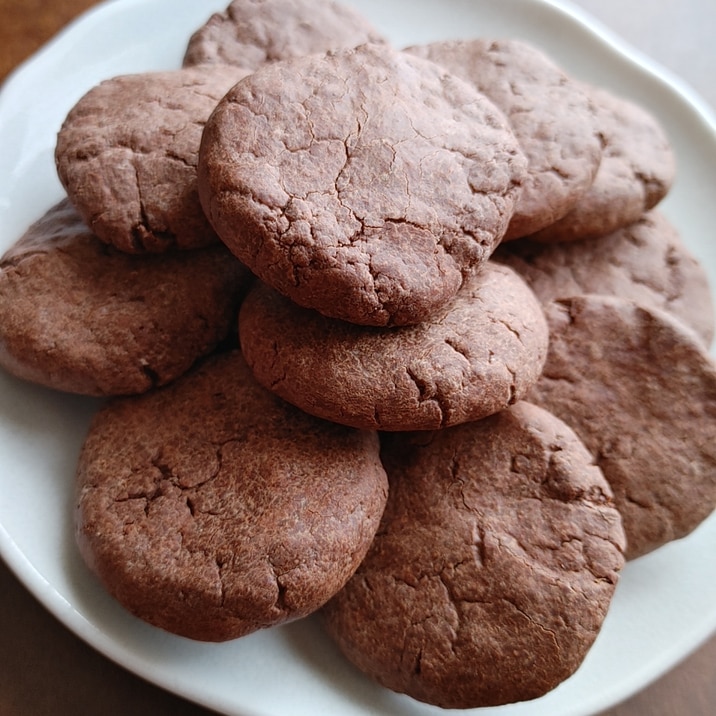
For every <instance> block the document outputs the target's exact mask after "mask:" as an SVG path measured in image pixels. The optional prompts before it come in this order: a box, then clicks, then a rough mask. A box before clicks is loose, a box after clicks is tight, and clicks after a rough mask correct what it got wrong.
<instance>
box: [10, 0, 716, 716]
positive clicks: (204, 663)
mask: <svg viewBox="0 0 716 716" xmlns="http://www.w3.org/2000/svg"><path fill="white" fill-rule="evenodd" d="M226 4H228V2H227V0H204V1H203V2H196V0H114V2H111V3H109V4H105V5H102V6H99V7H98V8H96V9H95V10H93V11H92V12H90V13H88V14H86V15H85V16H84V17H82V18H81V19H80V21H79V22H77V23H75V24H73V25H72V26H71V27H70V28H69V29H68V30H67V31H65V32H64V33H63V34H62V35H61V36H60V37H59V38H57V39H56V40H55V41H53V42H52V43H51V44H50V45H48V46H46V47H45V48H44V49H43V50H42V51H41V52H39V53H38V54H37V55H36V56H35V57H34V58H33V59H32V60H31V61H30V62H28V63H26V64H25V65H24V66H23V67H22V68H21V69H20V70H19V71H18V72H17V73H15V75H14V76H13V77H12V78H11V79H9V80H8V81H7V83H6V85H5V87H4V88H3V91H2V93H1V94H0V158H1V161H0V231H1V232H2V233H1V235H0V252H2V251H3V250H4V249H5V248H7V247H8V246H9V245H10V244H11V243H12V242H14V241H15V239H16V238H17V237H18V236H19V235H20V234H21V233H22V232H23V231H24V229H25V228H26V226H27V225H28V224H29V223H30V222H31V221H33V220H34V219H36V218H38V217H39V216H40V215H41V214H42V213H43V212H44V211H45V210H46V209H48V208H49V207H50V206H51V205H52V204H53V203H55V201H57V200H58V199H59V198H60V197H61V196H62V191H61V188H60V185H59V183H58V181H57V178H56V176H55V171H54V162H53V154H52V152H53V145H54V140H55V136H56V132H57V130H58V128H59V126H60V124H61V122H62V120H63V119H64V116H65V114H66V113H67V111H68V110H69V109H70V107H71V106H72V105H73V104H74V103H75V101H76V100H77V99H79V97H80V96H81V95H82V94H83V93H84V92H85V91H87V90H88V89H89V88H90V87H92V86H93V85H94V84H96V83H97V82H98V81H99V80H101V79H104V78H106V77H110V76H112V75H116V74H120V73H127V72H139V71H145V70H153V69H168V68H175V67H178V66H179V64H180V61H181V57H182V54H183V50H184V46H185V43H186V40H187V38H188V37H189V35H190V33H191V31H192V30H193V29H194V28H196V27H198V26H199V25H200V24H201V23H203V21H204V20H205V19H206V17H207V16H208V15H209V14H210V12H211V11H213V10H218V9H223V8H224V6H225V5H226ZM353 4H354V6H355V7H356V8H357V9H359V10H360V11H362V12H363V13H364V14H365V15H366V16H367V17H369V18H371V19H372V20H373V21H374V23H375V24H376V25H377V26H378V27H379V28H380V29H382V30H383V31H384V32H385V33H386V34H387V35H388V36H389V37H390V38H391V39H392V40H393V42H394V43H395V44H396V46H404V45H406V44H409V43H414V42H423V41H428V40H431V39H440V38H446V37H461V36H462V37H464V36H476V35H484V36H506V37H521V38H523V39H526V40H528V41H531V42H533V43H535V44H537V45H539V46H541V47H542V48H544V49H545V50H547V51H548V53H549V54H550V55H551V56H552V57H553V58H555V59H556V60H557V61H558V62H559V63H561V64H562V66H563V67H564V68H566V69H567V70H568V71H569V72H571V73H573V74H574V75H576V76H579V77H581V78H582V79H585V80H591V81H592V82H596V83H600V84H602V85H604V86H607V87H610V88H612V89H613V90H615V91H618V92H622V93H624V94H626V95H628V96H630V97H632V98H634V99H635V100H637V101H639V102H641V103H643V104H644V105H645V106H647V107H648V108H649V109H651V110H652V111H653V112H654V113H655V114H656V115H657V116H658V117H659V118H660V120H661V121H662V123H663V124H664V126H665V128H666V129H667V131H668V133H669V135H670V137H671V139H672V141H673V144H674V146H675V149H676V152H677V155H678V159H679V177H678V180H677V182H676V185H675V187H674V189H673V191H672V193H671V195H670V196H669V198H668V199H667V200H666V202H665V203H664V204H663V207H664V210H665V211H666V213H667V214H668V215H669V216H670V217H671V219H672V220H673V221H674V222H675V223H676V225H677V226H678V227H679V228H680V230H681V232H682V234H683V236H684V238H685V240H686V241H687V243H688V244H689V246H690V247H691V249H692V250H693V251H694V253H695V254H696V255H697V256H698V257H699V258H700V259H701V261H702V262H703V263H704V265H705V266H706V267H707V268H708V270H709V274H710V277H711V281H712V284H713V285H714V286H716V242H714V241H711V240H710V239H711V237H712V236H713V227H714V226H716V202H714V200H713V187H714V186H716V121H715V120H714V118H713V116H712V115H711V114H710V112H709V110H708V109H707V108H705V107H704V105H703V104H702V103H701V102H700V100H699V99H698V98H696V97H694V96H693V95H692V94H691V93H690V91H689V90H688V89H686V88H685V87H683V86H682V85H681V84H680V83H679V82H678V81H677V80H675V79H673V78H670V77H668V76H667V75H666V74H665V73H664V72H663V71H661V70H659V69H656V68H654V67H653V66H652V65H651V63H650V62H649V61H648V60H646V59H644V58H641V57H639V56H638V55H637V54H636V53H634V52H633V51H632V50H630V49H629V48H627V47H626V46H624V45H623V44H622V43H621V42H620V41H619V40H617V39H616V38H614V37H613V36H611V35H609V33H608V32H606V31H605V30H604V29H603V28H600V27H598V26H597V25H595V23H593V22H591V21H590V20H589V19H588V18H586V17H585V16H584V15H583V14H582V13H581V12H579V11H577V10H575V9H574V8H572V7H571V6H567V5H564V4H561V3H560V4H558V3H556V2H548V1H547V0H500V1H499V2H497V0H442V1H438V0H432V1H431V0H391V1H390V2H387V0H355V2H354V3H353ZM0 396H2V399H1V401H0V403H1V404H0V554H1V555H2V557H3V558H4V559H5V560H6V561H7V563H8V564H9V565H10V567H11V568H12V569H13V570H14V571H15V573H16V574H17V575H18V577H19V578H20V579H21V580H22V581H23V583H24V584H25V585H26V586H27V588H28V589H29V590H30V591H31V592H32V593H34V594H35V595H36V596H37V597H38V598H39V599H40V601H41V602H42V603H43V604H44V605H45V606H46V607H47V608H48V609H49V610H50V611H51V612H52V613H53V614H54V615H55V616H56V617H57V618H58V619H60V620H61V621H62V622H63V623H64V624H65V625H66V626H67V627H68V628H69V629H71V630H72V631H73V632H75V633H76V634H77V635H79V636H80V637H81V638H82V639H84V640H85V641H86V642H88V643H89V644H91V645H92V646H93V647H95V648H96V649H98V650H99V651H100V652H102V653H103V654H105V655H106V656H108V657H109V658H111V659H113V660H114V661H116V662H118V663H119V664H121V665H123V666H125V667H126V668H127V669H129V670H131V671H134V672H136V673H137V674H140V675H141V676H143V677H145V678H146V679H148V680H150V681H152V682H154V683H156V684H158V685H160V686H162V687H164V688H166V689H169V690H170V691H173V692H175V693H177V694H180V695H182V696H184V697H186V698H188V699H191V700H193V701H196V702H198V703H201V704H203V705H205V706H208V707H210V708H213V709H215V710H217V711H219V712H222V713H225V714H231V715H234V714H237V715H238V714H241V715H242V716H259V715H260V716H285V714H289V713H290V714H291V715H292V716H301V715H302V714H306V715H309V714H310V715H311V716H313V715H314V714H316V713H322V714H341V716H353V715H355V716H359V715H362V716H367V715H368V714H371V716H376V715H379V714H394V715H396V714H397V715H398V716H409V715H415V716H418V715H426V714H439V713H443V712H442V711H441V710H439V709H434V708H431V707H428V706H425V705H423V704H419V703H417V702H415V701H413V700H411V699H409V698H406V697H403V696H399V695H396V694H393V693H391V692H389V691H386V690H384V689H382V688H380V687H378V686H376V685H374V684H372V683H370V682H369V681H368V680H366V679H364V678H363V677H362V676H361V675H360V674H358V673H357V672H356V671H354V670H353V669H352V668H351V667H350V666H349V665H348V664H347V663H346V662H345V661H344V660H343V659H342V658H341V657H340V656H339V655H338V654H337V652H336V650H335V648H334V647H333V646H332V645H331V644H330V643H329V642H328V641H327V639H326V638H325V637H324V635H323V634H322V633H321V630H320V628H318V626H317V624H316V623H315V622H314V621H313V620H312V619H308V620H305V621H302V622H298V623H294V624H290V625H287V626H284V627H280V628H277V629H273V630H269V631H265V632H262V633H258V634H253V635H251V636H248V637H245V638H243V639H240V640H237V641H235V642H232V643H226V644H201V643H195V642H192V641H189V640H186V639H182V638H179V637H175V636H172V635H170V634H165V633H163V632H161V631H159V630H156V629H154V628H152V627H150V626H148V625H146V624H144V623H142V622H140V621H138V620H136V619H134V618H133V617H131V616H129V615H128V614H127V613H126V612H124V611H123V609H122V608H120V607H119V606H118V605H117V604H116V603H115V602H114V601H113V600H112V599H111V598H110V597H109V596H107V595H106V594H105V592H104V591H103V589H102V588H101V587H99V585H98V584H97V583H96V582H95V581H94V579H93V578H92V576H91V575H90V574H89V573H88V572H87V570H86V569H85V567H84V565H83V564H82V562H81V561H80V559H79V557H78V555H77V552H76V550H75V547H74V542H73V537H72V504H73V487H72V485H73V477H74V468H75V460H76V457H77V453H78V450H79V447H80V445H81V443H82V440H83V438H84V434H85V431H86V428H87V424H88V420H89V418H90V416H91V414H92V412H93V411H94V409H95V408H96V406H97V403H96V402H95V401H93V400H86V399H82V398H76V397H71V396H67V395H62V394H57V393H53V392H51V391H48V390H44V389H41V388H38V387H35V386H32V385H26V384H23V383H21V382H20V381H17V380H14V379H12V378H10V377H9V376H7V375H5V374H4V373H0ZM715 546H716V516H714V517H712V518H711V519H710V520H708V521H707V522H705V523H704V524H703V525H702V526H701V527H700V528H699V529H698V530H697V531H696V532H694V533H693V534H692V535H691V536H689V537H688V538H687V539H684V540H682V541H680V542H677V543H672V544H670V545H667V546H666V547H664V548H662V549H660V550H658V551H657V552H655V553H653V554H651V555H648V556H646V557H643V558H641V559H639V560H637V561H636V562H633V563H631V564H629V565H628V566H627V568H626V570H625V571H624V574H623V578H622V581H621V583H620V584H619V587H618V590H617V594H616V596H615V599H614V603H613V607H612V609H611V611H610V613H609V616H608V619H607V621H606V623H605V625H604V629H603V631H602V633H601V634H600V636H599V638H598V640H597V642H596V644H595V645H594V647H593V649H592V650H591V652H590V653H589V655H588V656H587V659H586V661H585V663H584V664H583V666H582V668H580V670H579V671H578V672H577V673H576V674H575V675H574V676H573V677H572V678H570V679H569V680H568V681H567V682H565V683H564V684H562V685H561V686H560V687H559V688H557V689H556V690H554V691H553V692H552V693H550V694H548V695H547V696H545V697H543V698H542V699H539V700H537V701H533V702H528V703H523V704H516V705H510V706H506V707H502V708H499V709H481V710H479V711H478V712H476V713H479V714H480V715H481V716H490V715H492V714H498V713H499V714H500V716H518V715H520V714H522V715H525V714H550V715H551V716H567V715H577V714H593V713H596V712H598V711H601V710H602V709H605V708H608V707H609V706H611V705H613V704H614V703H616V702H618V701H620V700H621V699H623V698H626V697H627V696H629V695H630V694H632V693H634V692H635V691H636V690H638V689H640V688H641V687H643V686H644V685H646V684H647V683H648V682H649V681H651V680H653V679H655V678H657V677H658V676H660V675H661V674H662V673H664V672H665V671H666V670H667V669H669V668H670V667H671V666H673V665H674V664H675V663H676V662H677V661H678V660H679V659H681V658H682V657H684V656H685V655H686V654H687V653H689V652H690V651H691V650H692V649H694V648H695V647H696V646H698V645H699V644H700V643H701V642H702V641H703V640H704V639H705V638H706V637H707V636H708V635H709V634H710V633H711V632H713V631H714V629H716V560H714V558H713V554H714V547H715ZM466 713H473V712H466Z"/></svg>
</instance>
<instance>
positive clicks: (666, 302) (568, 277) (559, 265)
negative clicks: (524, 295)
mask: <svg viewBox="0 0 716 716" xmlns="http://www.w3.org/2000/svg"><path fill="white" fill-rule="evenodd" d="M494 258H495V260H497V261H500V262H503V263H505V264H507V265H508V266H511V267H512V268H513V269H515V271H517V272H518V273H519V274H520V275H521V276H522V277H523V278H524V279H525V280H526V281H527V283H528V284H529V285H530V286H531V288H532V289H533V290H534V292H535V293H536V294H537V296H538V298H539V299H540V300H541V301H542V302H543V303H548V302H550V301H552V300H554V299H555V298H560V297H562V296H580V295H582V294H585V293H596V294H603V295H608V296H619V297H621V298H627V299H632V300H633V301H636V302H637V303H642V304H644V305H647V306H654V307H656V308H661V309H662V310H665V311H667V312H669V313H672V314H673V315H675V316H677V317H678V318H679V319H681V320H682V321H684V322H685V323H686V324H688V325H690V326H691V327H692V328H693V329H694V330H696V332H697V333H699V335H700V336H701V337H702V338H703V339H704V342H705V344H706V345H710V344H711V340H712V338H713V335H714V309H713V301H712V297H711V290H710V287H709V281H708V276H707V274H706V271H705V270H704V268H703V266H701V264H700V263H699V262H698V261H697V260H696V259H695V258H694V256H693V255H692V254H691V253H690V251H689V250H688V248H687V247H686V246H685V245H684V243H683V241H682V240H681V237H680V236H679V233H678V231H677V230H676V228H675V227H674V226H673V225H672V224H671V222H670V221H669V220H668V219H667V218H666V217H665V216H664V215H663V214H661V213H660V212H659V211H658V210H653V211H650V212H649V213H647V214H645V215H644V216H642V217H641V219H640V220H639V221H637V222H636V223H634V224H632V225H630V226H628V227H625V228H622V229H618V230H617V231H615V232H613V233H611V234H609V235H607V236H603V237H600V238H598V239H593V240H589V241H586V240H585V241H570V242H560V243H555V244H549V245H547V244H544V243H539V242H535V241H531V240H527V239H524V240H522V241H511V242H509V243H506V244H503V245H502V246H500V247H499V248H498V249H497V251H496V252H495V254H494Z"/></svg>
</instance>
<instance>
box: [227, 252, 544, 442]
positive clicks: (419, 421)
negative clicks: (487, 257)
mask: <svg viewBox="0 0 716 716" xmlns="http://www.w3.org/2000/svg"><path fill="white" fill-rule="evenodd" d="M239 335H240V340H241V346H242V350H243V351H244V355H245V356H246V360H247V362H248V364H249V365H250V366H251V369H252V370H253V373H254V375H255V376H256V377H257V378H258V380H259V382H260V383H261V384H263V385H264V386H266V387H267V388H270V389H271V390H273V391H274V392H276V393H277V394H278V395H280V396H281V397H282V398H284V399H286V400H288V401H289V402H291V403H293V404H294V405H297V406H298V407H299V408H302V409H303V410H305V411H306V412H308V413H311V414H313V415H317V416H319V417H322V418H326V419H328V420H333V421H335V422H338V423H343V424H345V425H351V426H353V427H359V428H366V429H379V430H428V429H434V428H440V427H447V426H449V425H455V424H457V423H462V422H465V421H467V420H477V419H479V418H482V417H485V416H486V415H490V414H492V413H495V412H497V411H498V410H502V409H503V408H505V407H507V406H508V405H511V404H512V403H514V402H515V401H516V400H519V399H520V398H522V397H523V396H524V395H525V394H526V393H527V391H528V390H529V388H530V387H531V386H532V385H533V384H534V383H535V381H536V380H537V378H538V377H539V374H540V372H541V370H542V365H543V363H544V359H545V356H546V353H547V337H548V333H547V325H546V323H545V320H544V316H543V313H542V308H541V306H540V304H539V302H538V301H537V299H536V298H535V296H534V294H533V293H532V292H531V291H530V290H529V288H528V287H527V286H526V284H525V283H524V281H523V280H522V279H520V277H519V276H518V275H517V274H516V273H514V272H513V271H512V270H511V269H509V268H507V267H506V266H500V265H497V264H493V263H492V262H488V263H487V264H486V265H485V266H484V267H483V269H482V270H481V271H480V272H479V273H478V274H477V275H475V276H473V277H470V278H469V279H468V280H467V281H466V282H465V283H464V284H463V286H462V288H461V289H460V292H459V293H458V294H457V296H456V297H455V298H454V299H453V300H452V301H451V302H450V304H449V305H448V306H447V307H446V308H445V309H443V311H441V312H440V313H439V314H438V315H437V316H436V317H435V318H433V319H432V320H431V321H426V322H424V323H421V324H419V325H417V326H403V327H400V328H373V327H369V326H357V325H355V324H351V323H346V322H344V321H339V320H336V319H332V318H326V317H325V316H322V315H321V314H319V313H317V312H316V311H311V310H309V309H306V308H301V307H299V306H297V305H296V304H295V303H293V302H292V301H290V300H288V299H286V298H284V297H283V296H281V295H280V294H278V293H276V292H275V291H273V290H272V289H270V288H268V287H267V286H265V285H262V284H260V283H259V282H256V284H255V285H254V288H253V289H252V291H251V292H250V293H249V295H248V296H247V297H246V300H245V301H244V303H243V304H242V309H241V312H240V319H239Z"/></svg>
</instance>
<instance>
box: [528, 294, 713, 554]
mask: <svg viewBox="0 0 716 716" xmlns="http://www.w3.org/2000/svg"><path fill="white" fill-rule="evenodd" d="M545 310H546V312H547V318H548V322H549V325H550V348H549V352H548V358H547V363H546V365H545V369H544V373H543V375H542V377H541V378H540V380H539V381H538V382H537V385H536V386H535V387H534V388H533V389H532V392H531V393H530V400H533V401H534V402H536V403H538V404H540V405H542V406H544V407H545V408H547V409H548V410H550V411H552V412H553V413H554V414H555V415H557V416H559V417H560V418H562V419H563V420H564V421H565V422H567V423H569V425H570V426H571V427H573V428H574V431H575V432H576V433H577V435H579V436H580V438H581V439H582V440H583V441H584V444H585V445H586V446H587V448H588V449H589V450H590V451H591V453H592V454H593V455H594V457H595V460H596V462H597V464H598V465H599V466H600V467H601V468H602V471H603V472H604V476H605V477H606V479H607V480H608V482H609V484H610V485H611V487H612V490H613V491H614V498H615V504H616V506H617V509H618V510H619V511H620V513H621V515H622V519H623V521H624V530H625V532H626V535H627V552H626V554H627V557H628V558H629V559H633V558H634V557H638V556H640V555H642V554H645V553H647V552H650V551H652V550H654V549H656V548H657V547H660V546H661V545H663V544H665V543H667V542H669V541H671V540H674V539H678V538H680V537H684V536H685V535H687V534H689V533H690V532H691V531H692V530H693V529H695V528H696V527H697V526H698V525H699V524H700V523H701V521H702V520H704V519H705V518H706V517H708V516H709V514H711V512H712V511H713V510H714V508H716V366H714V363H713V360H712V358H711V357H710V356H709V355H708V354H707V353H706V350H705V349H704V347H703V346H702V343H701V341H700V340H699V339H698V336H697V335H696V334H695V333H693V332H692V331H691V330H690V329H688V328H686V327H685V326H684V325H683V324H682V323H681V322H680V321H677V320H676V319H674V318H672V317H671V316H670V315H669V314H667V313H664V312H662V311H659V310H658V309H655V308H652V309H647V308H644V307H641V306H638V305H637V304H635V303H633V302H631V301H626V300H623V299H617V298H611V297H605V296H593V295H588V296H579V297H576V298H565V299H560V300H559V301H555V302H554V303H552V304H551V305H548V306H546V307H545Z"/></svg>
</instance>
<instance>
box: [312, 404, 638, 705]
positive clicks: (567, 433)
mask: <svg viewBox="0 0 716 716" xmlns="http://www.w3.org/2000/svg"><path fill="white" fill-rule="evenodd" d="M382 458H383V462H384V465H385V468H386V471H387V473H388V478H389V481H390V492H389V498H388V504H387V506H386V510H385V513H384V515H383V519H382V521H381V525H380V528H379V530H378V533H377V535H376V538H375V541H374V542H373V545H372V546H371V548H370V550H369V552H368V554H367V555H366V558H365V560H364V561H363V563H362V564H361V566H360V567H359V569H358V570H357V572H356V573H355V575H354V576H353V577H352V578H351V580H350V581H349V582H348V584H347V585H346V587H345V588H344V589H343V590H341V591H340V592H339V593H338V594H337V595H336V597H335V598H334V599H332V600H331V601H330V602H329V603H328V604H327V605H326V607H325V608H324V610H323V614H324V616H325V623H326V626H327V629H328V632H329V633H330V635H331V636H332V637H333V638H334V639H335V640H336V642H337V643H338V645H339V646H340V648H341V649H342V650H343V652H344V653H345V654H346V656H347V657H348V658H349V659H350V660H351V661H353V663H354V664H356V666H358V668H360V669H361V670H363V671H364V672H365V673H367V674H368V675H370V676H371V677H373V678H374V679H376V680H377V681H379V682H380V683H382V684H383V685H384V686H387V687H388V688H390V689H393V690H395V691H399V692H402V693H406V694H408V695H410V696H412V697H413V698H415V699H419V700H420V701H426V702H428V703H431V704H435V705H437V706H441V707H443V708H474V707H481V706H495V705H499V704H506V703H512V702H515V701H524V700H527V699H533V698H536V697H539V696H542V695H543V694H545V693H546V692H548V691H549V690H551V689H553V688H554V687H555V686H557V685H558V684H559V683H560V682H562V681H563V680H564V679H566V678H567V677H568V676H570V675H571V674H572V673H573V672H574V671H575V670H576V669H577V668H578V666H579V665H580V664H581V662H582V660H583V658H584V656H585V654H586V653H587V651H588V650H589V648H590V646H591V645H592V643H593V641H594V639H595V637H596V636H597V633H598V632H599V630H600V628H601V625H602V622H603V619H604V616H605V614H606V612H607V609H608V607H609V604H610V601H611V598H612V595H613V593H614V588H615V585H616V583H617V580H618V575H619V571H620V569H621V568H622V565H623V562H624V557H623V554H622V549H623V543H624V533H623V530H622V527H621V521H620V518H619V514H618V513H617V511H616V510H615V509H614V507H613V504H612V499H611V491H610V490H609V486H608V485H607V483H606V481H605V480H604V477H603V476H602V474H601V472H600V470H599V469H598V468H597V467H595V466H594V465H593V463H592V460H591V457H590V455H589V454H588V452H587V451H586V449H585V448H584V446H583V445H582V444H581V443H580V441H579V440H578V439H577V437H576V436H575V435H574V433H573V432H572V430H570V428H568V427H567V426H566V425H565V424H564V423H562V422H561V421H560V420H558V419H557V418H555V417H554V416H553V415H550V414H549V413H547V412H546V411H544V410H542V409H540V408H538V407H536V406H534V405H529V404H527V403H524V402H520V403H516V404H515V405H514V406H512V407H511V408H509V409H507V410H505V411H502V412H501V413H498V414H496V415H493V416H490V417H489V418H485V419H484V420H479V421H476V422H473V423H465V424H464V425H459V426H457V427H454V428H448V429H446V430H440V431H436V432H434V433H418V434H410V433H407V434H406V433H402V434H401V433H394V434H391V435H390V436H387V438H386V440H385V442H384V449H383V451H382Z"/></svg>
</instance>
